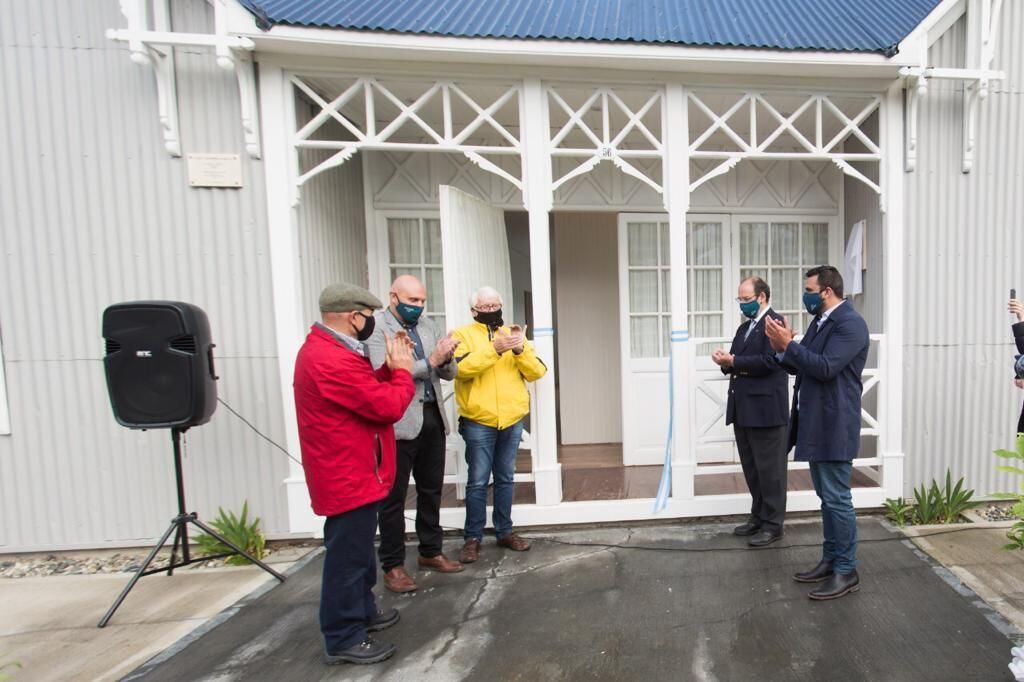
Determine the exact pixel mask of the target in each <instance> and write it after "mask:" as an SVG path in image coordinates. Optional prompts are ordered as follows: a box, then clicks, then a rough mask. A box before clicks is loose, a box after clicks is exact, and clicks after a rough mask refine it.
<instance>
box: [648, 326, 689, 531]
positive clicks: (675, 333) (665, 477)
mask: <svg viewBox="0 0 1024 682" xmlns="http://www.w3.org/2000/svg"><path fill="white" fill-rule="evenodd" d="M669 340H670V341H671V342H672V343H686V342H687V341H689V340H690V332H689V331H688V330H686V329H678V330H676V329H673V330H672V333H671V334H669ZM673 369H674V362H673V360H672V351H671V350H669V353H668V436H667V437H666V438H665V464H664V466H663V467H662V469H661V482H660V483H658V496H657V497H656V498H654V510H653V513H655V514H658V513H660V512H661V511H663V510H664V509H665V505H667V504H668V496H669V493H670V492H671V491H672V431H673V425H674V422H675V402H676V399H675V394H676V392H675V379H674V378H673V375H674V372H673Z"/></svg>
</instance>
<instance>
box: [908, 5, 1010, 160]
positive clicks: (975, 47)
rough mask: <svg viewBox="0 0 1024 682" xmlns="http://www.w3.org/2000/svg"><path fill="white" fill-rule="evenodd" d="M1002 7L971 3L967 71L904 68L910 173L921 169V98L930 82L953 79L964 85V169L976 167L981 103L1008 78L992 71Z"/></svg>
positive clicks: (925, 55) (968, 18)
mask: <svg viewBox="0 0 1024 682" xmlns="http://www.w3.org/2000/svg"><path fill="white" fill-rule="evenodd" d="M1002 5H1003V1H1002V0H968V3H967V45H966V47H965V55H964V64H965V68H933V67H926V66H923V65H922V66H920V67H904V68H902V69H900V75H901V76H903V78H904V84H905V86H904V87H905V88H906V90H907V100H906V112H905V116H906V119H905V131H906V135H905V140H904V143H905V149H904V168H905V169H906V170H907V171H913V170H914V169H915V168H916V167H917V152H918V117H919V115H920V114H919V107H920V98H921V97H923V96H924V95H925V94H926V93H927V92H928V87H929V85H928V84H929V81H930V80H953V81H958V82H962V83H963V84H964V92H963V102H964V109H963V138H962V158H961V163H960V170H961V171H963V172H964V173H970V172H971V170H972V169H973V168H974V160H975V151H976V140H977V131H978V113H979V111H978V110H979V108H980V106H981V103H982V102H983V101H984V100H985V99H986V98H988V95H989V92H990V84H991V82H992V81H996V80H1003V79H1004V78H1006V74H1005V73H1004V72H1002V71H994V70H992V68H991V67H992V60H993V59H994V57H995V41H996V35H997V34H998V27H999V17H1000V14H1001V12H1002ZM922 54H923V57H922V59H921V62H922V64H924V63H926V62H925V60H926V57H927V49H925V50H923V53H922Z"/></svg>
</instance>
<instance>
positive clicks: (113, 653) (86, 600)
mask: <svg viewBox="0 0 1024 682" xmlns="http://www.w3.org/2000/svg"><path fill="white" fill-rule="evenodd" d="M308 551H309V550H296V551H285V552H281V553H278V554H275V555H273V556H272V557H271V558H270V559H269V560H268V561H269V563H271V564H272V565H273V566H274V568H275V569H276V570H278V571H286V570H288V568H289V567H290V566H292V565H293V564H294V563H295V562H296V560H297V559H299V557H301V556H302V555H303V554H306V553H308ZM130 577H131V576H130V574H128V573H106V574H96V575H67V576H52V577H41V578H13V579H4V580H0V604H2V607H0V612H2V614H3V617H2V618H0V662H8V661H17V662H19V663H21V666H22V667H21V669H20V670H13V669H12V670H8V671H7V672H8V673H9V674H11V675H12V679H11V682H28V681H30V680H61V681H65V680H116V679H120V678H121V677H123V676H124V675H126V674H128V673H130V672H131V671H132V670H134V669H135V668H137V667H139V666H140V665H142V664H144V663H145V662H146V661H148V660H150V659H151V658H152V657H153V656H155V655H157V654H159V653H160V652H162V651H165V650H167V649H168V648H169V647H172V646H173V645H174V644H175V643H176V642H179V641H181V640H182V638H183V637H185V636H187V635H189V633H192V632H193V631H195V630H196V628H198V627H200V626H202V625H203V624H204V623H207V622H208V621H209V620H210V619H211V618H215V617H218V616H219V617H225V616H227V615H229V614H230V613H231V611H230V610H228V611H225V610H226V609H231V607H233V606H234V605H237V604H238V602H240V601H241V600H244V599H245V598H246V596H247V595H250V594H252V593H253V592H254V591H256V590H259V588H261V587H264V586H265V587H271V586H272V585H271V583H276V582H277V581H276V580H275V579H274V578H272V577H271V576H269V575H268V574H266V573H264V572H263V571H262V570H260V569H259V568H256V567H254V566H246V567H226V568H203V569H198V568H191V567H190V568H188V569H184V570H182V569H179V570H177V571H175V573H174V575H173V576H171V577H168V576H166V575H163V574H157V575H152V576H147V577H145V578H142V579H141V580H140V581H139V582H138V583H137V584H136V586H135V588H134V589H133V590H132V591H131V593H130V594H129V595H128V597H127V599H126V600H125V601H124V603H123V604H122V605H121V608H120V609H118V611H117V613H115V614H114V618H113V619H112V620H111V622H110V624H109V625H107V627H106V628H103V629H99V628H97V627H96V623H97V622H98V621H99V619H100V618H101V617H102V616H103V614H104V613H106V611H107V609H108V608H109V607H110V605H111V604H112V603H113V601H114V599H115V598H116V597H117V595H118V594H120V592H121V590H122V589H123V588H124V586H125V584H127V582H128V579H129V578H130Z"/></svg>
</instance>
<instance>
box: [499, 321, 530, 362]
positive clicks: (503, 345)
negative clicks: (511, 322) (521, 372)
mask: <svg viewBox="0 0 1024 682" xmlns="http://www.w3.org/2000/svg"><path fill="white" fill-rule="evenodd" d="M491 343H492V344H493V345H494V351H495V352H496V353H497V354H498V355H501V354H502V353H504V352H505V351H509V350H510V351H512V352H513V353H516V354H517V355H518V354H519V353H522V352H523V348H524V346H525V344H526V333H525V330H523V329H522V328H521V327H519V326H518V325H515V326H513V327H512V328H511V330H510V331H505V330H504V329H503V328H502V329H498V331H497V332H495V334H494V338H493V339H492V340H491Z"/></svg>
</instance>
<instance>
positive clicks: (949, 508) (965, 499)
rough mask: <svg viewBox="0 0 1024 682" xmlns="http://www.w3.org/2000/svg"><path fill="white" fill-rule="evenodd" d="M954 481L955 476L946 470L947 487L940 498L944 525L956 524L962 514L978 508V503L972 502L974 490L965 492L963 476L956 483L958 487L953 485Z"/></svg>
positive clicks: (943, 489)
mask: <svg viewBox="0 0 1024 682" xmlns="http://www.w3.org/2000/svg"><path fill="white" fill-rule="evenodd" d="M952 481H953V475H952V473H950V471H949V469H946V485H945V486H943V488H942V490H941V495H940V496H939V500H940V504H941V507H942V517H943V518H942V523H956V520H957V519H958V518H960V515H961V514H963V513H964V512H965V511H967V510H968V509H972V508H974V507H977V506H978V503H977V502H971V498H972V497H974V490H973V489H971V490H964V479H963V476H961V477H960V479H959V480H958V481H957V482H956V485H953V484H952Z"/></svg>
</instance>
